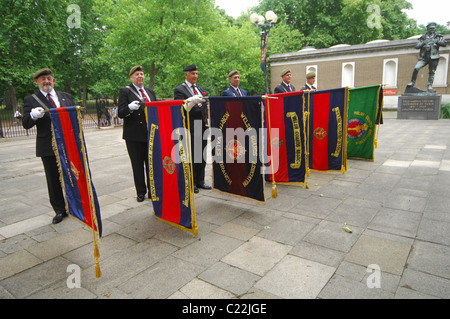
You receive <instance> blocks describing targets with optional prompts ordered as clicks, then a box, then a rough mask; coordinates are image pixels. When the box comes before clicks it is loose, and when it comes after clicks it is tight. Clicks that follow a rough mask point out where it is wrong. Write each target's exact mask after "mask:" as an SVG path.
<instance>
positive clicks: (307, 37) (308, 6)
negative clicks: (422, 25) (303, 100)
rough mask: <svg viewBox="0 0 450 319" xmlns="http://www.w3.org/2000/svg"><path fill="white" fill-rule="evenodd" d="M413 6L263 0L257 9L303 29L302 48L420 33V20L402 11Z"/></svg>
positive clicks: (357, 0) (378, 0) (359, 0)
mask: <svg viewBox="0 0 450 319" xmlns="http://www.w3.org/2000/svg"><path fill="white" fill-rule="evenodd" d="M374 5H375V6H377V8H376V9H377V10H378V9H379V11H378V12H377V11H376V10H375V8H374ZM410 7H411V4H410V3H409V2H407V1H405V0H393V1H383V0H370V1H369V0H262V1H261V2H260V4H259V5H258V6H256V7H255V8H254V11H255V12H265V11H267V10H273V11H274V12H275V13H276V14H277V15H278V16H279V17H281V20H284V21H285V22H286V24H287V25H288V26H289V27H290V29H291V30H292V31H297V32H299V33H300V34H301V35H302V36H303V37H302V38H300V37H297V41H298V42H297V50H299V49H301V48H302V47H304V46H313V47H315V48H317V49H320V48H325V47H330V46H333V45H336V44H343V43H345V44H361V43H366V42H369V41H372V40H376V39H386V40H396V39H406V38H408V37H410V36H413V35H416V34H417V23H416V21H415V20H411V19H408V17H407V15H406V14H405V13H404V12H402V9H408V8H410ZM377 20H379V23H375V22H377Z"/></svg>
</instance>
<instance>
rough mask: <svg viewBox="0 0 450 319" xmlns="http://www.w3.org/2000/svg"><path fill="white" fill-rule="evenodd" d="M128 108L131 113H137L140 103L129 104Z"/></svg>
mask: <svg viewBox="0 0 450 319" xmlns="http://www.w3.org/2000/svg"><path fill="white" fill-rule="evenodd" d="M128 108H129V109H130V110H131V111H136V110H137V109H139V102H138V101H133V102H131V103H130V104H128Z"/></svg>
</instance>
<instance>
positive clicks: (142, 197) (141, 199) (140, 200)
mask: <svg viewBox="0 0 450 319" xmlns="http://www.w3.org/2000/svg"><path fill="white" fill-rule="evenodd" d="M144 199H145V195H137V198H136V200H137V201H138V202H143V201H144Z"/></svg>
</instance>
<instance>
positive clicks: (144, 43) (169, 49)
mask: <svg viewBox="0 0 450 319" xmlns="http://www.w3.org/2000/svg"><path fill="white" fill-rule="evenodd" d="M213 3H214V2H213V1H212V0H190V1H188V0H183V1H175V0H148V1H141V2H136V1H133V0H122V1H114V0H98V1H97V6H96V10H97V12H98V13H99V14H101V18H102V19H103V21H104V22H105V25H106V27H107V29H108V31H107V36H106V39H105V46H104V47H103V48H102V50H101V53H102V54H101V59H102V60H103V61H104V62H107V61H112V62H113V63H111V64H109V65H110V68H111V71H112V72H113V73H115V75H116V78H117V79H118V80H116V81H114V84H115V86H116V89H117V88H118V87H120V86H123V85H124V84H126V83H128V82H129V79H128V70H129V69H131V67H132V66H133V65H136V64H140V65H142V66H143V67H144V69H145V70H146V74H147V77H148V79H149V84H148V85H149V87H150V88H154V87H155V80H156V76H157V75H158V73H159V72H161V71H162V70H163V69H169V70H170V71H175V70H180V69H182V68H183V67H182V65H183V64H184V63H186V61H188V60H189V57H190V55H191V54H192V52H193V51H195V50H197V49H198V48H200V47H199V39H200V38H201V34H202V33H203V32H207V31H208V30H210V29H212V28H214V26H215V21H218V17H219V15H218V14H217V11H214V10H213V9H214V5H213ZM199 8H202V10H201V11H199ZM166 71H167V70H166ZM163 90H164V89H163ZM171 94H173V89H172V93H171Z"/></svg>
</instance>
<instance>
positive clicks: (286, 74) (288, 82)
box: [274, 69, 295, 93]
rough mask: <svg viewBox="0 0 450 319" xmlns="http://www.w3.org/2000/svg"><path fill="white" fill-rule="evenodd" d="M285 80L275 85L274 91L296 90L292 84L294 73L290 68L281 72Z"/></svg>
mask: <svg viewBox="0 0 450 319" xmlns="http://www.w3.org/2000/svg"><path fill="white" fill-rule="evenodd" d="M281 78H282V79H283V81H282V82H281V83H280V84H279V85H277V86H276V87H275V90H274V93H286V92H293V91H295V87H294V86H293V85H292V84H291V79H292V73H291V71H290V70H289V69H285V70H283V71H282V72H281Z"/></svg>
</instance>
